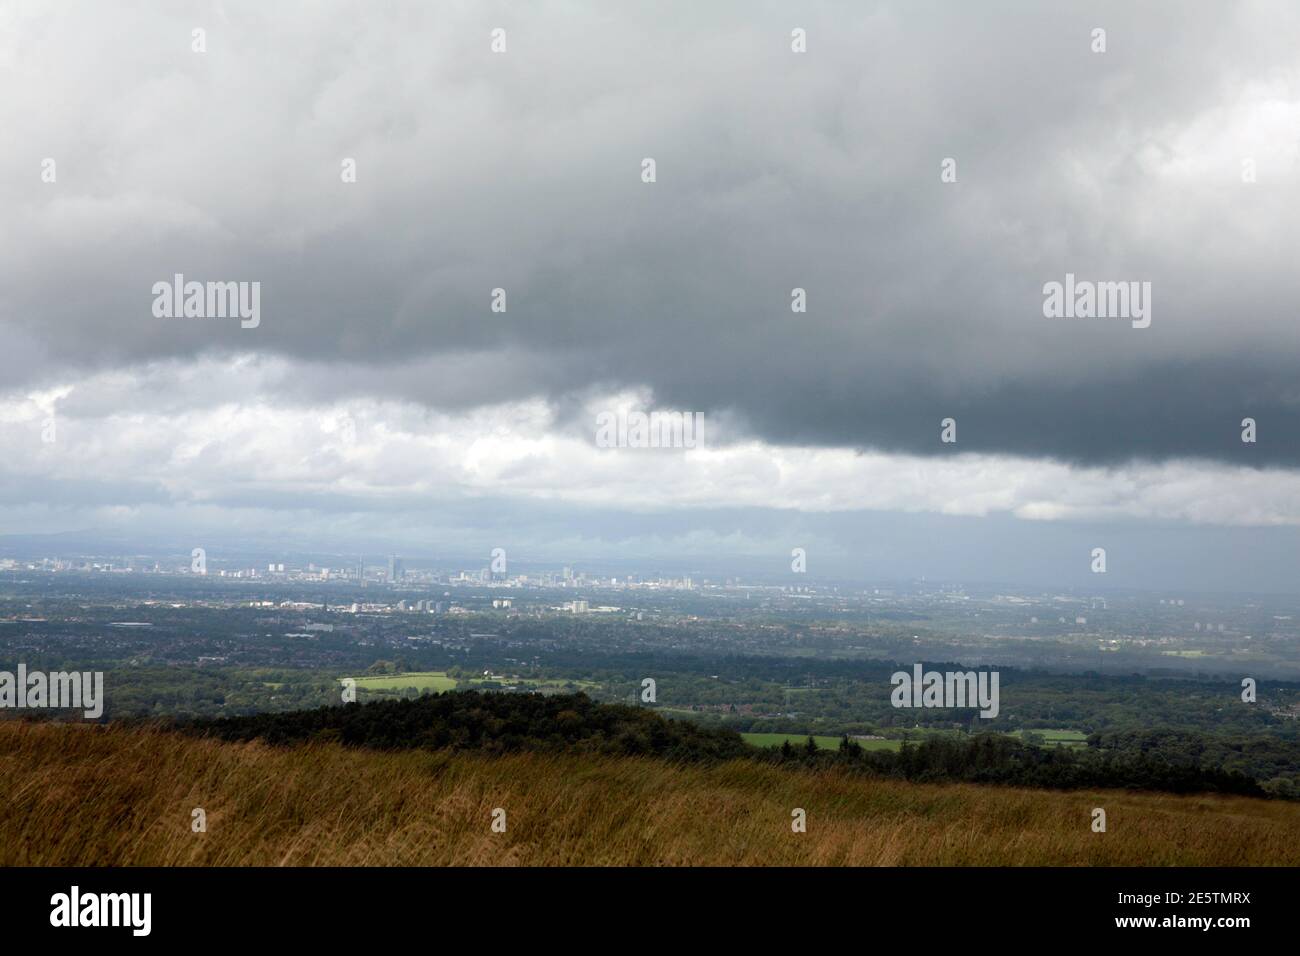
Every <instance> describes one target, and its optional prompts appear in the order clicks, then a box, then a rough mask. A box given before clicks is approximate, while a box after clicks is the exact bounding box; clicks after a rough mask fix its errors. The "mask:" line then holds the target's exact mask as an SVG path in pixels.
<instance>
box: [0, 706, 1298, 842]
mask: <svg viewBox="0 0 1300 956" xmlns="http://www.w3.org/2000/svg"><path fill="white" fill-rule="evenodd" d="M199 807H201V808H203V809H204V810H205V811H206V815H207V832H206V833H194V832H192V831H191V811H192V810H193V809H194V808H199ZM496 807H502V808H505V810H506V812H507V832H506V833H501V834H494V833H492V831H491V826H490V824H491V818H492V811H493V809H494V808H496ZM795 807H802V808H804V809H805V810H806V811H807V814H808V832H807V833H803V834H796V833H792V832H791V829H790V811H791V810H792V809H793V808H795ZM1093 807H1104V808H1105V809H1106V812H1107V818H1108V819H1107V822H1108V830H1109V832H1107V833H1104V834H1097V833H1092V832H1091V830H1090V828H1089V823H1090V819H1091V816H1090V814H1091V810H1092V808H1093ZM0 864H4V865H14V864H20V865H37V864H39V865H64V866H83V865H182V866H185V865H226V866H230V865H355V864H361V865H385V864H407V865H442V864H479V865H498V864H503V865H569V864H585V865H626V864H645V865H654V864H712V865H726V866H732V865H772V864H783V865H795V866H801V865H812V864H818V865H843V864H858V865H916V864H939V865H970V864H987V865H1019V864H1048V865H1050V864H1061V865H1140V864H1152V865H1167V864H1183V865H1210V864H1214V865H1225V866H1238V865H1262V864H1284V865H1291V866H1295V865H1300V804H1296V803H1288V802H1282V801H1265V800H1255V799H1250V798H1242V797H1209V796H1206V797H1197V796H1190V797H1187V796H1168V795H1163V794H1130V793H1124V792H1119V791H1077V792H1071V793H1057V792H1051V791H1043V790H1020V789H1009V788H997V787H979V786H973V785H968V784H954V785H930V784H909V783H904V782H894V781H880V780H869V779H863V778H860V777H858V778H853V777H848V776H844V775H841V774H840V773H838V772H830V771H828V772H823V773H812V772H805V771H798V770H790V769H782V768H780V767H776V766H767V765H764V764H760V763H757V762H753V761H731V762H728V763H725V764H721V765H717V766H712V767H706V766H672V765H669V764H666V763H664V762H662V761H660V760H657V759H653V758H631V757H619V758H603V757H591V756H576V755H574V756H571V755H560V756H554V755H549V756H548V755H540V754H519V755H511V756H503V757H488V756H482V755H475V754H450V753H446V752H439V753H429V752H421V751H405V752H401V753H383V752H377V751H369V750H360V749H346V748H344V747H341V746H338V745H334V744H311V745H306V746H300V747H296V748H290V749H276V748H272V747H268V746H265V745H263V744H261V743H253V744H227V743H218V742H216V741H211V740H196V739H192V738H186V737H182V736H178V735H174V734H167V733H161V732H156V731H144V730H128V729H121V728H115V727H107V728H105V727H94V726H74V725H59V724H45V725H40V724H27V723H22V722H16V721H6V722H2V723H0Z"/></svg>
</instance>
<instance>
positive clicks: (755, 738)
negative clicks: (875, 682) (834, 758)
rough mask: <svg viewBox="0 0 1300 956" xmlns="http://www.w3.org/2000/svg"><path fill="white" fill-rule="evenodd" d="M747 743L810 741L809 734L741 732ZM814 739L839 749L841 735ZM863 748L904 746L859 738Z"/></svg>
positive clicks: (800, 743)
mask: <svg viewBox="0 0 1300 956" xmlns="http://www.w3.org/2000/svg"><path fill="white" fill-rule="evenodd" d="M740 736H742V737H744V738H745V742H746V743H750V744H753V745H754V746H755V747H779V746H781V745H782V744H783V743H785V742H786V741H787V740H788V741H790V746H791V747H802V746H803V745H804V744H806V743H807V742H808V735H807V734H741V735H740ZM813 740H814V741H816V743H817V746H818V747H820V748H821V749H822V750H839V749H840V738H839V737H825V736H822V735H820V734H814V735H813ZM858 744H859V745H861V747H862V749H863V750H897V749H898V748H899V747H900V746H902V741H901V740H859V741H858Z"/></svg>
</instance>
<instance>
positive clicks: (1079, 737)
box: [1011, 729, 1088, 747]
mask: <svg viewBox="0 0 1300 956" xmlns="http://www.w3.org/2000/svg"><path fill="white" fill-rule="evenodd" d="M1029 732H1030V733H1031V734H1038V735H1039V736H1040V737H1042V738H1043V740H1044V742H1045V743H1046V744H1047V746H1049V747H1051V746H1054V745H1056V744H1062V745H1063V746H1066V747H1085V746H1087V740H1088V735H1087V734H1085V733H1084V732H1083V731H1082V730H1037V729H1030V731H1029ZM1023 733H1024V731H1020V730H1017V731H1015V732H1014V733H1012V734H1011V736H1012V737H1019V736H1021V735H1022V734H1023Z"/></svg>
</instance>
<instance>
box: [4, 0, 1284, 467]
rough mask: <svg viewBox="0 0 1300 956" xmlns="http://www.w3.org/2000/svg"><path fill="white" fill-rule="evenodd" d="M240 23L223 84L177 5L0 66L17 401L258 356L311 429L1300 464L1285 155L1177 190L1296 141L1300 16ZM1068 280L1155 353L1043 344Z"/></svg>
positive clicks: (842, 14) (528, 13) (1049, 10)
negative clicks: (794, 300)
mask: <svg viewBox="0 0 1300 956" xmlns="http://www.w3.org/2000/svg"><path fill="white" fill-rule="evenodd" d="M224 9H225V10H226V11H227V16H225V17H224V18H219V17H218V18H214V19H213V20H212V22H211V23H210V24H208V30H209V53H207V54H206V55H204V56H202V57H200V56H197V55H194V54H191V53H190V52H189V49H188V37H189V30H190V28H191V27H192V26H193V25H194V24H192V23H190V22H189V19H184V18H179V17H177V16H175V15H173V14H172V13H171V11H170V10H169V9H168V8H165V7H162V6H161V5H159V6H156V7H151V5H144V6H142V7H141V8H138V9H132V10H128V11H125V12H123V11H108V10H103V9H100V8H98V7H96V6H92V5H89V4H87V5H85V6H82V7H78V8H76V10H75V12H73V13H68V12H66V11H62V12H61V11H58V10H56V11H53V12H50V11H46V10H45V9H43V8H41V7H35V8H25V12H24V15H23V16H21V17H18V18H17V20H16V27H15V29H14V30H13V31H12V32H11V33H10V35H9V36H8V38H7V39H6V40H4V41H0V42H2V43H4V44H5V47H4V51H5V52H6V53H7V54H8V56H7V57H6V58H0V62H6V63H8V66H7V67H6V71H7V73H8V76H7V77H5V80H4V82H0V89H4V90H6V91H7V92H6V93H5V94H0V123H2V124H3V126H4V128H5V129H6V130H8V131H9V133H10V137H11V138H12V139H13V141H15V142H20V143H22V144H23V148H22V149H16V150H11V151H6V154H5V155H4V156H3V157H0V204H3V205H4V206H5V207H6V208H7V209H9V210H11V211H12V215H11V216H9V217H7V218H8V222H7V225H6V227H5V229H4V231H3V232H2V233H0V252H3V253H4V254H3V256H0V323H3V326H4V329H5V332H6V334H11V335H12V336H13V337H14V339H13V340H14V341H18V342H21V343H24V344H23V346H22V348H23V349H25V350H26V352H25V353H24V354H27V355H32V354H43V355H47V356H48V358H47V359H46V360H45V361H42V362H40V363H33V362H31V361H20V362H13V361H9V362H6V361H5V360H4V359H3V358H0V373H2V374H4V375H5V376H6V380H7V381H8V382H10V383H11V384H12V383H18V382H32V383H36V382H39V381H41V380H42V379H43V378H48V377H49V376H51V375H54V374H65V375H66V374H72V373H70V372H69V370H74V372H75V370H76V369H85V368H94V367H104V366H126V365H131V366H133V367H134V366H136V365H137V364H138V363H142V362H149V361H152V360H157V359H166V358H175V357H181V358H188V357H193V356H198V355H201V354H204V353H209V352H232V353H238V352H244V351H252V352H255V353H259V354H263V355H268V356H285V357H288V358H290V359H293V360H295V361H297V362H298V363H300V368H301V375H299V376H293V375H290V376H288V377H286V378H285V379H284V380H282V381H280V382H279V383H278V384H277V388H279V389H280V390H281V391H282V392H283V393H285V394H286V395H289V396H294V395H298V396H306V397H310V396H312V395H315V396H317V397H320V396H331V395H347V394H372V395H379V396H399V397H408V398H413V399H415V400H418V401H420V402H424V403H426V404H428V405H430V406H436V407H448V408H454V407H465V406H473V405H477V404H490V403H493V402H498V401H502V400H507V399H512V398H520V397H525V396H531V395H542V396H545V397H548V398H550V399H552V400H553V401H555V402H557V404H559V406H560V407H561V408H565V407H571V405H572V403H573V402H574V401H575V396H577V395H581V394H585V393H586V392H588V390H590V389H591V388H593V387H595V386H606V387H618V386H623V385H626V386H638V385H644V386H648V387H649V388H651V389H653V392H654V394H655V398H656V400H657V401H659V402H661V403H663V404H665V405H671V406H675V407H678V408H688V409H693V410H701V411H705V412H712V413H723V412H729V413H734V414H735V416H737V418H738V419H740V420H742V421H744V422H746V423H747V425H748V427H749V428H750V429H752V430H753V431H754V432H755V433H756V434H758V435H761V436H763V437H765V438H768V439H771V440H775V441H782V442H791V443H824V444H827V445H843V446H850V447H880V448H884V449H890V450H907V451H914V452H922V453H930V452H934V453H938V452H941V451H945V450H947V449H946V448H945V446H942V445H940V444H939V442H938V439H937V436H938V425H939V420H940V419H941V418H943V417H947V416H950V415H951V416H954V417H956V418H957V419H958V421H959V442H960V448H961V449H962V450H968V451H1005V452H1012V453H1015V454H1020V455H1026V456H1052V457H1057V458H1062V459H1067V460H1073V461H1083V462H1110V461H1117V460H1123V459H1127V458H1131V457H1151V458H1164V457H1175V456H1208V457H1217V458H1223V459H1225V460H1230V461H1233V462H1238V463H1240V462H1243V461H1249V462H1252V463H1258V464H1285V465H1296V464H1297V463H1300V392H1297V389H1296V387H1295V385H1294V369H1295V368H1296V365H1297V360H1300V339H1298V338H1297V336H1296V335H1295V331H1294V330H1295V322H1296V316H1295V303H1296V302H1297V301H1298V300H1300V299H1298V293H1300V280H1297V278H1296V273H1295V270H1294V267H1293V262H1294V250H1295V249H1296V248H1297V247H1298V246H1300V226H1298V225H1297V224H1296V221H1295V217H1294V216H1293V215H1292V214H1291V212H1290V210H1293V209H1294V208H1295V207H1296V200H1297V199H1298V198H1300V170H1298V168H1297V164H1296V159H1295V157H1296V144H1295V141H1294V140H1295V133H1294V131H1292V132H1291V133H1290V134H1288V135H1289V136H1290V137H1291V140H1290V141H1289V142H1285V141H1277V134H1276V133H1270V134H1269V136H1270V137H1271V138H1266V139H1265V140H1263V141H1256V140H1254V139H1252V140H1251V141H1249V142H1242V143H1240V144H1239V148H1238V144H1229V146H1228V147H1225V153H1224V155H1225V156H1226V157H1228V159H1227V160H1225V161H1224V162H1223V164H1222V168H1220V169H1217V171H1216V172H1215V174H1214V177H1210V178H1206V177H1205V176H1196V175H1193V176H1184V177H1181V178H1180V177H1179V176H1161V175H1159V174H1158V173H1157V172H1156V171H1155V170H1156V169H1157V168H1159V167H1160V166H1161V164H1169V163H1175V162H1176V161H1179V160H1187V161H1189V162H1190V161H1197V160H1198V157H1197V156H1183V155H1182V154H1181V153H1180V150H1182V149H1185V148H1186V147H1185V146H1181V145H1180V142H1181V141H1180V139H1179V136H1180V134H1181V133H1182V132H1183V131H1186V130H1187V129H1189V128H1193V126H1194V124H1195V123H1196V122H1197V121H1198V119H1202V118H1204V117H1205V116H1207V115H1209V116H1211V117H1212V116H1214V115H1215V114H1214V111H1215V110H1217V109H1224V110H1228V111H1231V109H1232V108H1233V107H1234V104H1237V103H1238V102H1240V100H1241V98H1242V97H1244V96H1249V95H1251V91H1252V90H1255V89H1257V88H1269V89H1275V90H1277V91H1278V95H1279V96H1281V97H1282V98H1283V99H1284V100H1285V101H1287V102H1290V103H1292V104H1294V103H1297V102H1300V85H1298V81H1297V72H1296V70H1295V67H1294V49H1293V42H1292V41H1293V38H1294V37H1295V36H1296V27H1297V26H1300V11H1298V10H1296V9H1295V8H1294V7H1293V6H1291V5H1288V4H1285V3H1280V2H1279V3H1260V4H1244V5H1239V4H1226V3H1225V4H1213V5H1208V6H1205V7H1203V8H1200V9H1199V10H1198V15H1197V16H1195V17H1189V16H1186V15H1184V11H1183V8H1182V7H1181V6H1180V5H1178V4H1175V3H1155V4H1148V5H1143V6H1142V7H1141V8H1138V9H1134V8H1133V7H1132V5H1128V4H1119V3H1115V4H1100V5H1099V4H1087V5H1085V4H1066V5H1052V6H1051V7H1045V6H1043V5H1039V4H1031V3H1027V2H1026V3H1014V4H1013V3H1005V4H997V5H994V6H992V7H989V6H986V5H980V6H979V7H978V8H977V7H975V6H974V5H971V6H970V7H969V8H968V7H967V6H964V5H959V4H944V5H937V4H913V3H897V4H892V3H878V4H866V5H862V4H849V3H844V4H830V3H828V4H816V5H812V6H809V7H807V8H803V9H798V8H790V7H788V6H786V5H776V4H772V5H761V6H760V5H754V4H709V5H707V7H705V8H701V6H700V5H698V4H694V5H692V4H679V5H672V4H670V5H664V6H656V7H655V8H653V10H652V9H651V8H649V7H646V8H643V9H639V10H628V9H626V8H619V9H618V10H613V9H610V8H607V7H605V6H603V5H595V4H592V5H589V6H579V7H576V8H572V7H563V8H561V7H558V6H550V5H546V4H539V5H536V6H533V5H530V6H529V7H528V8H520V7H518V6H517V5H501V6H491V5H489V6H487V7H475V8H472V9H466V10H459V11H455V12H449V11H447V10H445V9H442V8H438V9H434V8H429V7H424V6H422V5H415V4H412V5H397V6H395V7H393V8H391V9H388V8H385V9H383V10H380V9H377V8H375V7H374V6H373V5H354V4H346V3H338V4H324V5H320V6H318V7H313V8H312V10H311V11H299V12H298V13H297V14H296V15H295V16H294V17H292V18H290V17H283V16H277V15H275V14H274V13H273V12H272V10H271V9H270V8H266V7H263V6H260V5H254V4H242V3H230V4H226V5H225V8H224ZM566 13H567V14H569V15H562V14H566ZM494 26H505V27H506V28H507V30H508V31H509V38H510V52H509V53H508V54H506V55H505V56H499V57H493V56H492V55H491V54H489V53H488V52H487V31H488V30H489V29H490V28H491V27H494ZM793 26H804V27H806V28H807V29H808V31H809V36H810V40H809V46H810V51H809V53H808V54H806V55H803V56H795V55H793V54H791V53H790V52H789V45H788V44H789V39H788V38H789V31H790V29H791V28H792V27H793ZM1094 26H1104V27H1105V28H1106V29H1107V30H1108V34H1109V36H1108V39H1109V45H1110V50H1109V52H1107V53H1106V54H1104V55H1101V56H1098V55H1094V54H1092V53H1090V52H1089V51H1088V34H1089V31H1090V30H1091V28H1092V27H1094ZM119 30H120V32H118V31H119ZM110 36H112V37H113V38H114V39H113V40H112V41H111V42H110V41H109V39H108V38H109V37H110ZM40 103H44V104H47V105H46V107H45V108H41V109H37V108H36V105H37V104H40ZM1211 145H1213V144H1211ZM1229 147H1230V148H1229ZM1249 151H1258V152H1259V154H1260V156H1261V162H1262V163H1263V164H1264V165H1263V166H1262V167H1261V181H1260V182H1259V183H1257V184H1255V185H1254V186H1251V187H1246V186H1243V185H1242V184H1241V183H1240V181H1239V176H1238V167H1237V163H1238V157H1239V155H1247V154H1248V152H1249ZM46 155H51V156H55V157H57V158H58V161H59V164H60V165H59V170H60V178H59V182H58V184H57V185H47V184H42V183H40V181H39V178H38V176H37V172H38V168H39V167H38V164H39V160H40V158H41V157H43V156H46ZM345 156H354V157H356V158H357V161H358V166H359V181H358V182H357V183H356V184H354V185H344V184H342V183H340V181H339V176H338V172H339V162H340V160H341V159H342V158H343V157H345ZM643 156H653V157H654V158H655V159H656V160H657V161H658V171H659V181H658V182H657V183H655V184H654V185H652V186H647V185H643V184H642V183H641V182H640V181H639V177H638V174H639V163H640V160H641V158H642V157H643ZM946 156H953V157H955V158H956V159H957V161H958V170H959V176H958V182H957V184H955V185H951V186H945V185H941V184H940V182H939V177H938V173H939V162H940V160H941V159H942V158H943V157H946ZM1288 157H1290V163H1289V165H1288V162H1287V158H1288ZM1067 271H1069V272H1074V273H1076V274H1078V275H1079V276H1080V277H1081V278H1095V279H1114V280H1127V279H1136V280H1149V281H1151V282H1152V283H1153V286H1154V298H1155V302H1154V317H1153V323H1152V326H1151V328H1149V329H1146V330H1135V329H1132V328H1130V327H1129V326H1128V323H1127V322H1122V321H1119V322H1117V321H1115V320H1082V319H1080V320H1048V319H1045V318H1043V316H1042V313H1041V305H1042V294H1041V287H1042V284H1043V283H1044V282H1047V281H1051V280H1060V279H1061V278H1062V277H1063V275H1064V274H1065V273H1066V272H1067ZM175 272H182V273H184V274H185V275H186V276H187V277H189V278H197V279H200V280H202V279H243V280H250V281H251V280H257V281H261V282H262V284H263V300H262V301H263V316H264V318H263V323H262V326H261V327H260V328H258V329H257V330H241V329H240V328H239V325H238V322H237V321H233V320H232V321H223V320H201V321H200V320H160V319H155V318H153V317H152V315H151V314H150V302H151V298H152V297H151V294H150V288H151V286H152V284H153V283H154V282H155V281H158V280H165V279H168V278H169V277H170V276H171V275H172V274H173V273H175ZM498 286H500V287H504V288H506V289H507V292H508V295H509V311H508V312H507V313H506V314H505V315H494V314H492V313H490V312H489V310H488V296H489V292H490V290H491V289H492V288H494V287H498ZM795 286H800V287H804V288H806V289H807V290H808V296H809V312H808V314H807V315H794V314H792V313H791V312H790V309H789V295H790V289H791V288H792V287H795ZM3 383H4V382H3V381H0V384H3ZM228 398H229V399H230V400H237V399H238V398H239V396H237V395H231V396H228ZM1247 415H1249V416H1251V417H1255V418H1256V419H1257V420H1259V422H1260V428H1261V432H1260V443H1259V444H1258V445H1257V446H1247V447H1243V446H1242V444H1241V443H1240V441H1239V440H1238V433H1239V424H1238V423H1239V422H1240V420H1241V418H1242V417H1245V416H1247Z"/></svg>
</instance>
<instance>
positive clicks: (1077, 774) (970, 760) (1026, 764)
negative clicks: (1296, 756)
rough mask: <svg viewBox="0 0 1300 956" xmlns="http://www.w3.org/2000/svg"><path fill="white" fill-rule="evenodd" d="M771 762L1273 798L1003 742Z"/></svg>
mask: <svg viewBox="0 0 1300 956" xmlns="http://www.w3.org/2000/svg"><path fill="white" fill-rule="evenodd" d="M764 759H768V760H771V761H773V762H775V763H778V764H784V765H798V766H804V767H811V768H824V767H842V768H846V769H848V770H854V771H861V772H864V773H868V774H873V775H878V776H883V777H894V778H901V779H905V780H912V781H916V782H939V781H961V782H965V783H980V784H1002V785H1008V786H1019V787H1041V788H1046V789H1054V790H1075V789H1081V788H1093V787H1098V788H1116V789H1133V790H1162V791H1166V792H1169V793H1231V794H1240V795H1244V796H1253V797H1260V796H1266V795H1268V792H1267V791H1266V790H1265V788H1263V787H1261V786H1260V784H1259V783H1258V782H1257V781H1256V780H1254V779H1252V778H1251V777H1249V776H1247V775H1245V774H1243V773H1240V772H1237V771H1233V770H1224V769H1221V768H1218V767H1213V766H1205V765H1203V764H1201V763H1199V762H1197V761H1196V760H1194V759H1192V758H1191V757H1188V758H1187V759H1183V760H1170V759H1166V758H1165V757H1164V756H1160V755H1156V754H1149V753H1142V752H1140V751H1128V750H1126V751H1106V750H1091V749H1090V750H1076V749H1070V748H1066V747H1029V746H1025V745H1024V744H1023V743H1021V742H1020V741H1019V740H1016V739H1015V738H1013V737H1007V736H1003V735H1000V734H976V735H973V736H969V737H964V736H955V735H954V736H951V737H934V738H929V739H926V740H923V741H921V742H920V743H918V744H911V743H909V742H907V741H904V743H903V745H902V747H901V748H900V749H899V750H898V751H887V750H874V751H868V750H865V749H864V748H862V747H861V746H860V745H859V744H858V743H857V742H856V741H854V740H851V739H850V738H848V737H844V738H843V739H842V740H841V741H840V747H839V749H838V750H820V749H818V748H817V746H816V744H815V743H814V742H813V740H812V738H811V737H810V738H809V739H808V742H807V744H805V745H802V746H791V744H790V743H789V742H788V741H787V742H786V743H785V744H784V745H782V746H781V747H780V748H773V749H772V750H771V751H770V754H769V755H766V756H765V758H764Z"/></svg>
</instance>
